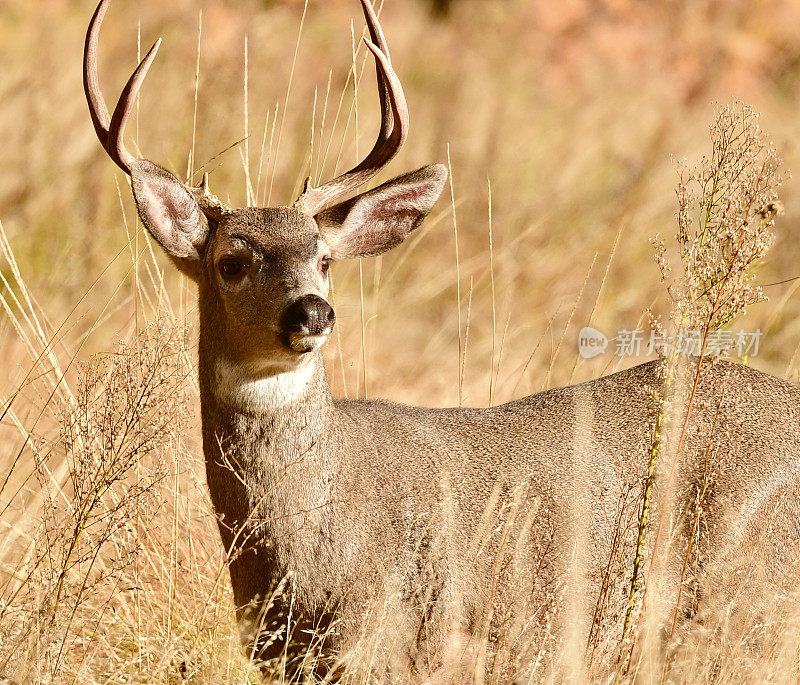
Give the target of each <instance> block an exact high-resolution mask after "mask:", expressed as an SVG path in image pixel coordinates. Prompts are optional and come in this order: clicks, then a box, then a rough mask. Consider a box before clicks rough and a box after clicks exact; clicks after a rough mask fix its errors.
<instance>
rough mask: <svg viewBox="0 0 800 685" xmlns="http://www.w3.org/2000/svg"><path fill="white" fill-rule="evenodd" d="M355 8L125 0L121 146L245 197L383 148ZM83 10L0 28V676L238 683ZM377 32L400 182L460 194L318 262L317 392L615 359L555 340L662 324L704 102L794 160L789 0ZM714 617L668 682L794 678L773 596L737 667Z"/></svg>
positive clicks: (405, 9) (478, 398)
mask: <svg viewBox="0 0 800 685" xmlns="http://www.w3.org/2000/svg"><path fill="white" fill-rule="evenodd" d="M357 5H358V3H356V2H351V1H349V0H333V1H331V2H327V1H326V2H324V3H322V2H309V3H308V5H307V7H304V5H303V3H296V2H291V3H288V2H287V3H268V4H267V3H258V2H255V1H254V0H250V1H247V2H242V3H237V4H236V6H235V7H234V6H232V5H231V4H230V3H224V2H221V0H203V1H202V2H201V1H192V2H190V1H189V0H180V1H179V2H173V3H169V6H166V5H164V4H163V3H161V4H159V3H135V4H131V3H125V2H122V1H121V0H118V1H117V3H115V5H114V8H113V11H112V12H111V13H110V15H109V17H108V19H107V22H106V26H105V27H104V32H103V37H102V56H101V77H102V81H103V85H104V89H105V92H106V94H107V97H109V98H111V97H112V96H113V95H115V94H116V90H117V89H118V88H119V86H120V85H121V84H122V83H123V81H124V79H125V78H127V76H128V74H129V72H130V69H131V68H132V66H133V63H134V58H135V54H136V52H137V46H138V44H139V37H138V33H137V26H139V27H140V29H141V41H142V43H143V44H149V41H150V40H151V39H152V38H154V37H155V36H156V35H162V36H164V38H165V43H164V46H163V47H162V50H161V54H160V57H159V61H158V63H157V66H156V67H155V68H154V70H153V71H152V73H151V75H150V76H149V78H148V82H147V84H146V86H145V89H144V94H143V97H142V101H141V109H140V112H139V119H138V121H139V125H137V126H134V127H132V128H131V131H130V134H131V136H133V137H134V139H135V140H136V141H137V142H138V144H139V146H140V148H141V150H142V151H143V154H145V155H146V156H148V157H150V158H152V159H154V160H157V161H159V162H162V163H164V164H166V165H167V166H168V167H169V168H171V169H172V170H173V171H175V172H176V173H177V174H178V175H181V176H183V175H186V174H187V172H189V173H190V172H194V171H198V170H200V169H201V168H204V169H211V170H212V177H211V178H212V183H213V185H214V189H215V191H216V192H219V193H220V194H221V195H223V196H225V195H227V196H228V199H229V200H230V201H231V202H232V203H235V204H245V203H247V202H257V203H259V204H260V203H267V202H271V203H273V204H276V203H285V202H288V201H289V200H290V199H292V198H293V197H294V195H295V194H296V191H297V190H298V189H299V185H300V182H301V180H302V178H303V177H304V176H305V175H306V174H307V173H309V171H310V172H311V173H312V174H313V175H315V176H323V175H330V174H332V173H333V172H334V171H335V170H336V169H341V168H343V167H344V166H345V165H347V164H350V163H352V161H353V160H355V159H357V158H358V154H359V152H363V151H364V150H365V149H367V147H368V146H369V145H370V144H371V142H372V136H373V135H374V131H375V130H376V128H377V108H376V102H375V100H376V98H375V97H374V87H373V85H372V78H373V77H372V75H371V67H368V68H367V70H366V72H364V73H365V77H364V78H365V79H366V80H364V81H359V82H358V84H359V85H358V88H357V92H356V91H355V90H354V80H353V78H352V74H353V73H355V74H356V75H357V77H358V78H360V77H361V74H362V64H363V62H362V60H363V50H362V51H361V52H359V54H358V57H357V58H356V59H355V60H354V58H353V42H355V41H357V39H358V36H359V33H360V27H361V20H360V18H359V16H358V11H359V10H358V6H357ZM92 9H93V2H92V0H89V1H88V2H84V1H80V2H74V1H68V0H55V1H54V2H48V3H29V2H23V1H22V0H8V1H7V2H5V3H4V4H3V6H2V8H0V38H1V39H2V45H3V48H2V50H0V74H2V77H1V78H0V102H1V103H2V105H0V140H2V143H3V144H2V146H0V149H1V150H2V152H0V155H2V164H0V220H2V222H3V224H2V226H3V228H2V231H0V237H1V238H2V243H0V248H1V249H2V261H1V262H0V275H2V288H1V290H0V292H1V293H2V298H3V304H4V313H3V314H2V315H0V345H2V350H3V355H4V362H5V363H4V368H5V369H6V372H5V373H4V374H3V375H2V377H0V408H2V411H0V416H2V421H0V436H1V440H2V442H0V454H2V458H0V529H1V530H2V536H0V677H2V678H6V679H8V680H11V681H16V682H36V681H42V682H86V683H90V682H101V681H102V682H122V681H125V682H132V681H133V682H172V681H176V682H177V681H180V680H184V679H191V680H194V681H196V682H209V683H217V682H247V681H253V682H256V681H257V680H258V676H257V673H256V669H255V668H254V667H253V666H252V665H251V664H249V663H248V662H247V660H246V659H245V658H244V656H243V655H242V653H241V651H240V648H239V645H238V636H237V632H236V627H235V622H234V618H233V612H232V603H231V599H230V596H229V591H228V587H227V578H226V576H225V563H224V562H225V560H224V558H223V554H222V552H221V549H220V545H219V542H218V538H217V533H216V528H215V521H214V518H213V515H212V512H211V511H210V504H209V502H208V499H207V494H206V491H205V482H204V473H203V464H202V458H201V456H200V449H199V440H198V431H197V425H198V418H197V411H196V408H197V404H198V398H197V389H196V385H195V382H194V374H193V371H192V365H193V364H194V352H193V348H192V345H191V343H190V342H189V341H188V340H187V333H186V331H187V330H188V331H189V333H188V337H189V338H190V337H191V325H192V323H193V321H194V319H195V316H196V301H195V293H194V291H193V290H192V288H191V287H190V286H189V284H187V283H186V282H184V281H183V280H182V279H181V278H180V277H179V276H178V275H176V274H175V273H173V272H172V271H170V270H169V269H165V270H163V271H162V267H165V266H166V262H165V261H164V260H162V258H161V255H158V254H157V253H156V252H155V251H154V248H153V246H152V245H151V243H150V241H149V240H148V238H147V236H146V235H145V234H144V233H143V232H142V230H141V227H140V225H139V224H138V223H137V222H136V219H135V212H134V209H133V206H132V202H131V199H130V193H129V191H128V189H127V187H126V183H127V182H126V180H125V178H124V177H123V176H122V175H121V174H120V173H119V172H115V171H114V170H113V167H112V165H111V164H110V163H109V161H108V160H107V158H105V156H104V154H103V153H102V151H101V150H100V148H99V146H98V144H97V142H96V140H95V138H94V133H93V131H92V129H91V125H90V123H89V119H88V116H87V113H86V109H85V103H84V102H83V96H82V90H81V84H80V55H81V51H82V43H83V32H84V31H85V26H86V22H87V20H88V18H89V16H90V14H91V11H92ZM201 10H202V15H200V11H201ZM301 17H302V19H301ZM383 18H384V24H385V27H386V30H387V33H388V35H389V39H390V44H391V47H392V55H393V60H394V62H395V64H396V66H397V69H398V71H399V72H400V73H401V75H402V77H403V80H404V82H405V84H406V88H407V93H408V98H409V102H410V106H411V110H412V117H413V119H412V133H411V138H410V140H409V143H408V145H407V147H406V149H405V150H404V152H403V153H402V154H401V156H400V158H399V159H398V160H397V161H395V162H394V163H393V167H392V168H393V170H394V171H397V172H398V173H399V172H400V171H402V170H405V169H408V168H411V167H414V166H420V165H422V164H424V163H428V162H431V161H437V160H447V161H448V162H449V163H450V166H451V170H452V177H453V184H452V193H451V197H450V198H448V199H449V200H450V202H447V201H442V202H441V203H440V205H439V206H438V208H437V209H436V210H435V212H434V214H433V216H432V217H431V218H430V219H429V220H428V222H427V223H426V225H425V228H423V229H422V231H421V232H420V233H419V234H418V235H416V236H415V237H414V238H413V239H412V240H411V241H409V243H408V244H407V245H405V246H403V247H402V248H400V249H399V250H397V251H395V252H394V253H391V254H389V255H386V256H384V257H381V258H378V259H375V260H371V261H364V262H363V263H353V264H342V265H339V266H337V267H336V271H335V274H334V278H335V293H334V294H335V305H336V309H337V314H338V315H339V325H338V326H337V330H336V334H335V336H334V340H333V341H332V344H331V345H330V350H329V352H330V354H329V375H330V378H331V382H332V386H333V390H334V393H335V394H337V395H339V396H349V397H356V396H370V397H373V396H384V397H389V398H392V399H396V400H400V401H404V402H408V403H413V404H425V405H453V404H462V403H463V404H467V405H478V406H485V405H487V404H490V403H494V404H497V403H500V402H503V401H506V400H508V399H510V398H512V397H518V396H521V395H524V394H527V393H530V392H535V391H538V390H540V389H543V388H546V387H552V386H556V385H561V384H566V383H570V382H576V381H580V380H584V379H587V378H592V377H596V376H598V375H600V374H602V373H604V372H607V371H610V370H613V369H615V368H618V367H619V366H620V365H621V364H626V365H627V364H631V363H634V362H635V361H638V360H630V359H627V360H621V359H619V358H617V357H614V356H613V355H612V354H607V355H605V356H603V357H600V358H598V359H596V360H592V361H585V360H582V359H580V358H579V357H578V355H577V350H576V347H575V343H574V341H575V338H576V336H577V331H578V330H579V329H580V328H581V327H582V326H583V325H586V324H592V325H594V326H596V327H598V328H600V329H602V330H605V331H606V332H607V333H608V334H610V335H614V334H615V332H616V331H617V330H618V329H620V328H628V329H631V328H636V327H645V323H646V321H647V315H646V314H645V310H648V309H650V310H652V311H653V312H654V313H655V315H659V314H660V315H662V316H663V317H665V318H667V317H668V316H669V314H670V311H671V308H672V303H671V302H670V301H669V298H668V297H667V296H666V294H665V293H664V290H663V288H662V286H661V282H660V274H659V270H658V268H657V267H656V266H653V265H652V258H651V249H650V246H649V244H648V240H649V238H651V237H652V236H653V235H655V234H657V233H660V234H662V235H669V234H670V233H671V232H672V230H673V228H672V227H673V226H674V225H675V218H674V217H675V211H676V207H675V201H674V195H673V193H672V188H673V186H674V180H675V177H674V171H673V167H672V164H671V162H670V159H669V154H670V153H675V154H676V155H678V156H686V157H688V158H689V159H696V158H699V157H700V155H701V154H704V153H706V149H707V138H706V126H707V122H709V121H710V120H711V119H712V116H713V109H712V106H711V104H710V102H711V100H713V99H722V100H725V101H727V100H728V98H729V96H730V95H731V93H734V94H736V95H739V96H741V97H742V98H744V99H745V100H746V101H749V102H754V103H756V104H757V105H758V108H759V109H760V110H761V111H762V112H763V113H764V114H763V125H764V127H765V128H766V129H767V130H769V131H771V132H772V133H773V135H774V136H775V139H774V140H775V143H776V145H777V147H778V148H779V149H780V150H781V152H782V153H783V154H784V157H785V158H786V161H787V166H788V167H789V168H796V167H797V164H796V159H797V156H798V147H797V145H796V144H795V143H794V139H795V136H796V133H797V126H796V116H795V113H796V112H797V110H798V108H797V105H798V87H797V84H798V81H800V78H798V76H800V74H798V66H797V65H798V63H800V62H799V61H798V55H799V54H800V53H798V49H797V47H796V45H795V40H794V35H793V28H792V27H794V26H796V25H797V21H798V19H800V5H798V4H797V3H795V2H787V1H779V0H768V1H763V2H755V3H754V2H723V1H722V0H715V1H710V0H709V1H706V2H700V3H698V2H688V1H686V2H669V3H667V2H663V3H662V2H659V3H649V4H645V5H642V4H637V3H630V2H625V1H624V0H623V1H621V2H589V1H588V0H586V1H580V0H577V1H575V2H569V3H556V4H546V3H527V2H523V1H522V0H508V1H507V2H502V3H500V2H497V3H495V2H481V1H480V0H458V1H457V2H454V3H453V8H452V12H451V15H450V17H449V18H448V20H447V21H435V22H434V21H432V20H431V18H430V17H429V15H428V14H427V12H426V11H425V10H424V8H423V7H421V6H420V5H419V4H417V3H412V2H406V1H404V0H387V2H386V7H385V10H384V13H383ZM351 21H352V22H354V23H353V25H352V26H353V29H352V30H353V33H352V35H351V24H350V22H351ZM144 46H145V47H146V45H144ZM489 182H490V183H489ZM795 187H796V186H795V184H794V183H791V182H790V183H788V184H787V185H786V187H785V189H784V192H783V199H784V203H785V207H786V215H785V217H784V218H783V219H782V227H783V230H782V231H781V232H780V233H779V235H778V237H777V241H778V243H777V244H778V247H777V249H775V250H773V251H772V252H771V253H770V255H769V257H768V258H767V260H766V262H765V264H764V265H763V270H762V277H761V280H762V282H763V283H765V284H767V285H766V286H765V288H764V291H763V292H764V294H765V295H766V296H768V297H769V299H770V302H768V303H764V304H761V305H759V306H758V307H755V308H753V309H752V310H750V311H749V312H748V313H747V314H746V316H745V318H744V319H743V320H742V322H741V325H742V326H743V327H745V328H748V329H756V328H760V329H761V330H762V331H764V332H765V337H764V338H763V340H762V346H761V352H760V354H759V356H758V357H757V358H754V359H751V360H749V363H751V364H753V365H755V366H757V367H758V368H761V369H763V370H766V371H769V372H772V373H774V374H776V375H778V376H781V377H786V378H789V379H793V380H796V379H797V374H798V350H800V345H798V342H797V341H798V332H800V319H798V316H797V313H798V308H799V307H800V304H798V298H797V297H795V296H794V295H795V290H796V288H797V287H798V283H800V281H797V280H792V279H794V278H795V277H796V276H797V266H796V264H797V262H798V257H800V250H798V249H797V248H796V247H795V240H794V235H795V232H796V231H795V227H796V224H797V216H798V215H797V213H796V210H795V209H794V207H795V205H796V202H795V198H796V197H797V192H796V190H795ZM770 284H772V285H770ZM639 496H640V493H638V492H637V493H634V494H632V495H631V497H632V501H638V499H637V498H638V497H639ZM598 617H599V618H598V620H600V619H602V611H601V612H600V613H599V614H598ZM719 618H720V628H719V630H718V631H717V633H716V634H715V635H714V636H713V639H712V637H708V640H707V642H706V643H704V642H703V641H702V639H701V640H700V641H699V643H698V644H697V645H696V646H695V648H693V649H692V650H688V651H687V652H686V653H685V654H684V655H683V656H682V657H681V659H682V661H681V662H680V663H679V664H678V666H677V667H676V668H678V669H679V670H677V671H676V673H678V674H679V676H678V677H679V678H680V679H683V680H686V681H705V680H708V681H715V682H716V681H720V682H722V681H736V680H738V679H740V678H741V677H743V676H742V674H741V672H740V670H739V669H740V668H742V666H743V665H746V666H747V668H748V669H749V670H748V671H747V672H748V674H749V676H748V677H750V678H752V679H754V680H758V679H759V678H770V679H772V680H777V681H788V680H793V679H795V678H796V668H797V644H796V639H795V637H794V635H795V634H796V632H795V629H796V627H797V621H796V620H795V618H793V617H792V616H784V615H782V614H781V612H780V611H779V607H778V606H777V605H776V609H775V615H774V617H773V620H767V621H766V622H765V624H764V625H763V626H761V633H760V634H759V635H757V636H750V637H751V638H752V640H751V642H752V641H758V642H760V643H761V644H762V649H761V651H760V656H759V657H758V659H757V660H756V661H755V662H754V663H749V662H748V659H750V657H749V654H750V652H749V651H748V648H747V647H746V645H747V644H748V636H742V635H740V634H738V633H736V630H737V629H736V627H735V626H733V625H727V624H726V623H725V622H724V620H723V619H724V617H719ZM720 635H721V636H722V637H721V638H720ZM720 645H722V647H720ZM742 645H745V646H744V647H743V646H742ZM604 650H605V651H604ZM613 651H614V650H613V649H610V648H608V645H605V646H603V645H600V646H598V645H596V644H594V645H592V646H591V649H590V650H588V655H587V656H586V662H585V663H586V664H587V665H586V669H588V670H584V668H583V666H580V667H578V668H576V669H575V670H572V671H570V673H571V674H572V675H573V676H574V677H576V678H583V677H589V675H591V676H593V677H597V678H601V677H610V676H608V669H606V668H605V667H604V665H603V664H602V663H601V664H600V665H599V666H598V664H597V660H601V657H600V656H596V655H599V654H603V653H606V652H608V653H611V652H613ZM364 654H367V655H368V654H370V651H369V645H365V650H364ZM580 658H581V657H580V656H579V655H577V654H573V653H571V652H570V653H567V654H565V655H564V658H563V662H564V663H568V664H569V663H572V664H573V666H574V663H575V662H576V660H579V659H580ZM276 668H277V669H278V670H277V672H276V673H277V677H278V679H280V664H279V665H277V666H276ZM571 668H572V667H571ZM612 671H613V669H612ZM657 671H658V669H655V670H654V671H653V672H657ZM613 672H616V671H613ZM631 673H634V675H635V671H633V672H629V675H628V676H626V677H632V675H630V674H631ZM659 673H660V671H659Z"/></svg>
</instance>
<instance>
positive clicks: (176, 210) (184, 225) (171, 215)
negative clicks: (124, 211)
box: [131, 159, 209, 275]
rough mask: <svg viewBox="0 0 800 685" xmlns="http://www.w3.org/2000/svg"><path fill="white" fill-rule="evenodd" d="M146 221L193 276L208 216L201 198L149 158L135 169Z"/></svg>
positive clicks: (134, 182) (135, 186)
mask: <svg viewBox="0 0 800 685" xmlns="http://www.w3.org/2000/svg"><path fill="white" fill-rule="evenodd" d="M131 185H132V187H133V197H134V199H135V200H136V208H137V209H138V210H139V216H140V217H141V219H142V223H143V224H144V226H145V228H146V229H147V230H148V231H149V233H150V235H152V236H153V238H155V239H156V240H157V241H158V243H159V245H161V247H163V248H164V250H165V251H166V252H167V254H168V255H169V256H170V257H172V259H173V261H174V262H175V263H176V264H177V265H178V266H179V267H180V268H181V269H182V270H184V271H186V272H187V273H189V274H190V275H193V271H194V267H195V266H196V263H198V262H199V260H200V257H201V255H202V253H203V250H204V248H205V244H206V240H207V238H208V232H209V227H208V219H207V218H206V216H205V214H203V212H202V211H201V210H200V207H199V205H198V204H197V200H195V199H194V197H193V196H192V194H191V193H190V192H189V191H188V190H187V189H186V186H185V185H183V183H181V182H180V181H179V180H178V179H177V178H175V177H174V176H173V175H172V174H171V173H169V172H168V171H166V170H165V169H162V168H161V167H160V166H158V165H157V164H153V163H152V162H149V161H147V160H145V159H140V160H137V161H136V163H135V164H134V165H133V166H132V169H131Z"/></svg>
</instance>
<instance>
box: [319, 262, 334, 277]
mask: <svg viewBox="0 0 800 685" xmlns="http://www.w3.org/2000/svg"><path fill="white" fill-rule="evenodd" d="M330 268H331V258H330V257H323V258H322V260H321V261H320V263H319V270H320V271H321V272H322V275H323V276H325V275H326V274H327V273H328V269H330Z"/></svg>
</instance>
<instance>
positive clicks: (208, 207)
mask: <svg viewBox="0 0 800 685" xmlns="http://www.w3.org/2000/svg"><path fill="white" fill-rule="evenodd" d="M110 2H111V0H100V2H99V4H98V5H97V9H96V10H95V11H94V14H93V15H92V20H91V21H90V22H89V28H88V30H87V31H86V44H85V47H84V51H83V90H84V91H85V93H86V101H87V102H88V103H89V114H90V116H91V117H92V124H94V130H95V132H96V133H97V137H98V138H99V139H100V143H101V144H102V146H103V148H104V149H105V151H106V152H107V153H108V156H109V157H111V159H112V160H114V162H115V163H116V164H117V166H119V168H120V169H122V170H123V171H124V172H125V173H126V174H128V175H129V176H130V175H131V171H132V169H133V167H134V164H136V162H137V158H136V157H134V156H133V155H132V154H131V153H130V152H128V149H127V148H126V147H125V124H126V123H127V121H128V119H129V118H130V115H131V112H132V111H133V107H134V105H135V104H136V96H137V95H138V94H139V89H140V88H141V87H142V83H143V82H144V79H145V77H146V76H147V72H148V71H149V69H150V67H151V66H152V64H153V60H155V58H156V54H157V53H158V48H159V47H160V46H161V39H160V38H159V39H158V40H157V41H156V42H155V43H154V44H153V47H151V48H150V50H149V51H148V53H147V54H146V55H145V56H144V59H143V60H142V61H141V62H139V66H138V67H136V71H134V72H133V74H132V75H131V77H130V78H129V79H128V82H127V83H126V84H125V88H123V89H122V94H121V95H120V96H119V100H118V101H117V106H116V107H115V108H114V113H113V114H112V115H111V116H110V117H109V115H108V108H107V107H106V103H105V100H104V99H103V93H102V92H101V90H100V81H99V79H98V76H97V45H98V40H99V36H100V26H101V25H102V23H103V19H104V18H105V16H106V11H107V10H108V5H109V3H110ZM186 189H187V190H188V191H189V192H190V193H192V195H194V197H195V199H196V200H197V203H198V205H200V208H201V209H202V210H203V212H204V213H205V214H206V216H210V217H212V218H216V219H218V218H219V217H221V216H223V215H225V214H227V213H229V212H230V211H231V209H230V208H229V207H228V206H227V205H226V204H224V203H222V202H220V200H219V199H218V198H217V197H216V196H215V195H212V194H211V192H210V191H209V189H208V176H207V175H206V176H205V179H204V182H203V185H202V186H201V187H200V188H193V187H192V186H189V185H187V186H186Z"/></svg>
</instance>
